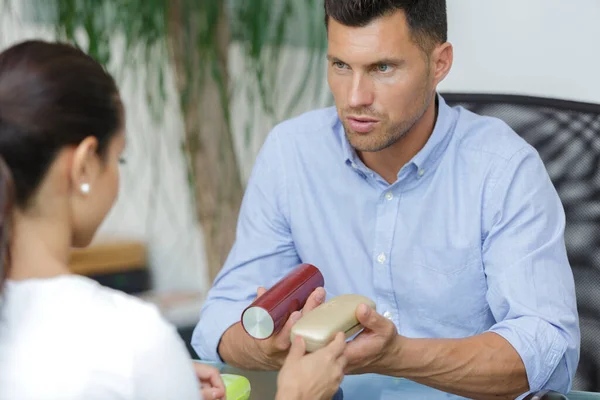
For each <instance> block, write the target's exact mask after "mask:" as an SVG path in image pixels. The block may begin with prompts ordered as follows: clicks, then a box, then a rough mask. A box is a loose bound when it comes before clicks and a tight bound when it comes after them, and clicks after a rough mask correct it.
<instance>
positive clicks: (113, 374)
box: [0, 275, 201, 400]
mask: <svg viewBox="0 0 600 400" xmlns="http://www.w3.org/2000/svg"><path fill="white" fill-rule="evenodd" d="M200 398H201V395H200V387H199V383H198V381H197V379H196V376H195V373H194V369H193V366H192V361H191V359H190V357H189V353H188V352H187V350H186V348H185V345H184V343H183V341H182V340H181V338H180V337H179V336H178V334H177V331H176V330H175V328H174V327H173V326H171V325H170V324H169V323H167V322H166V321H165V320H164V319H163V318H162V317H161V316H160V314H159V311H158V310H157V308H156V307H155V306H153V305H150V304H147V303H144V302H142V301H141V300H139V299H136V298H135V297H132V296H128V295H126V294H124V293H122V292H118V291H116V290H111V289H108V288H105V287H103V286H101V285H99V284H98V283H96V282H95V281H93V280H91V279H88V278H85V277H81V276H74V275H71V276H61V277H56V278H51V279H31V280H26V281H7V282H6V283H5V285H4V287H3V289H2V300H0V399H1V400H5V399H6V400H9V399H10V400H37V399H43V400H50V399H52V400H54V399H56V400H75V399H78V400H80V399H81V400H84V399H85V400H108V399H110V400H120V399H123V400H125V399H127V400H129V399H135V400H138V399H139V400H141V399H156V400H169V399H177V400H187V399H194V400H197V399H200Z"/></svg>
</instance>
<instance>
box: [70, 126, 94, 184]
mask: <svg viewBox="0 0 600 400" xmlns="http://www.w3.org/2000/svg"><path fill="white" fill-rule="evenodd" d="M100 168H101V165H100V158H99V156H98V139H96V138H95V137H94V136H88V137H87V138H85V139H84V140H83V141H82V142H81V143H80V144H79V145H78V146H77V147H76V148H75V150H74V152H73V158H72V163H71V183H72V185H73V186H72V187H73V188H74V189H75V191H78V192H81V193H83V194H87V193H89V191H90V188H91V186H92V184H93V181H94V180H95V178H96V176H97V175H98V173H99V172H100Z"/></svg>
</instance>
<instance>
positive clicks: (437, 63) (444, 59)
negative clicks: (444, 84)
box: [431, 42, 454, 86]
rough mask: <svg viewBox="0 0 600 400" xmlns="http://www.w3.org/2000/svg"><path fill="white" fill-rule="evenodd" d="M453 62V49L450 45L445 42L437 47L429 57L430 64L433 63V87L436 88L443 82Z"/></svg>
mask: <svg viewBox="0 0 600 400" xmlns="http://www.w3.org/2000/svg"><path fill="white" fill-rule="evenodd" d="M453 61H454V48H453V47H452V44H450V43H448V42H446V43H443V44H441V45H439V46H437V47H436V48H435V49H434V50H433V52H432V55H431V62H432V63H433V66H432V68H433V80H434V86H437V85H438V84H439V83H440V82H441V81H443V80H444V79H445V78H446V76H447V75H448V73H449V72H450V69H451V68H452V63H453Z"/></svg>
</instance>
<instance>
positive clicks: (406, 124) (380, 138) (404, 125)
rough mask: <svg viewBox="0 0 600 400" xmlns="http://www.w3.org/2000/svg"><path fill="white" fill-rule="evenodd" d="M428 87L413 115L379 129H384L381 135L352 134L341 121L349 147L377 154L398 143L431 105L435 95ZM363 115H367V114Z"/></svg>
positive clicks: (373, 133) (379, 133)
mask: <svg viewBox="0 0 600 400" xmlns="http://www.w3.org/2000/svg"><path fill="white" fill-rule="evenodd" d="M429 86H430V85H429V83H427V84H426V89H425V92H426V93H427V94H426V95H425V96H424V97H423V102H422V104H421V107H420V108H419V109H418V111H417V112H416V113H415V114H414V115H412V116H411V117H410V119H408V120H405V121H400V122H398V123H396V124H394V125H392V126H390V127H388V128H387V129H385V127H381V128H384V129H385V131H384V132H383V133H381V132H377V131H372V132H370V133H367V134H361V133H356V132H352V130H351V129H350V127H349V126H348V125H347V124H346V123H345V122H344V121H342V125H343V127H344V132H345V134H346V139H347V140H348V142H349V143H350V145H351V146H352V147H353V148H354V149H355V150H356V151H361V152H378V151H381V150H384V149H387V148H388V147H390V146H392V145H393V144H395V143H396V142H398V141H399V140H400V139H402V138H403V137H404V136H406V134H407V133H408V132H410V131H411V129H412V128H413V127H414V126H415V124H416V123H417V122H418V121H419V120H420V119H421V118H422V117H423V115H424V114H425V112H426V111H427V109H428V108H429V106H430V105H431V101H432V99H433V98H434V97H435V93H434V92H433V91H432V90H429ZM365 114H367V115H368V113H365ZM381 128H380V129H381ZM363 136H364V137H363ZM356 139H359V140H356ZM363 139H366V140H363Z"/></svg>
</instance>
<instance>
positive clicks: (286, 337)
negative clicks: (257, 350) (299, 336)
mask: <svg viewBox="0 0 600 400" xmlns="http://www.w3.org/2000/svg"><path fill="white" fill-rule="evenodd" d="M300 317H302V313H300V311H294V312H293V313H292V315H290V317H289V318H288V320H287V321H286V323H285V325H284V326H283V328H282V329H281V331H280V332H279V333H278V334H277V336H276V337H275V338H274V339H273V340H274V341H275V346H276V347H277V349H279V350H286V349H287V348H289V347H290V334H291V333H292V327H293V326H294V324H295V323H296V321H298V320H299V319H300Z"/></svg>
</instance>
